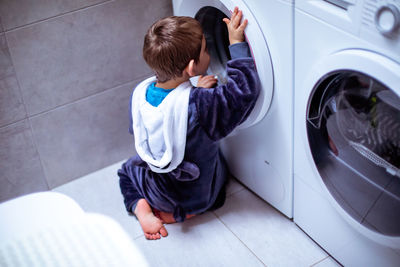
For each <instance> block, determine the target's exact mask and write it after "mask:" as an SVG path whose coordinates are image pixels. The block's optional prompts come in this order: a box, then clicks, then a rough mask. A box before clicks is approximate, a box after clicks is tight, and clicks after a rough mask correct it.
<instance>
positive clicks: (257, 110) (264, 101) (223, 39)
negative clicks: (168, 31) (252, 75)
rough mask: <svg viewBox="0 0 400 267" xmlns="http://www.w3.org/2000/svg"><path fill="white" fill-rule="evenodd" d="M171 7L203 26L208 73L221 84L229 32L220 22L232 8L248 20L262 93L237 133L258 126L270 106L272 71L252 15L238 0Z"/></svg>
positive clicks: (179, 0) (182, 0)
mask: <svg viewBox="0 0 400 267" xmlns="http://www.w3.org/2000/svg"><path fill="white" fill-rule="evenodd" d="M173 4H174V14H177V15H179V16H190V17H195V18H196V19H197V20H199V21H200V23H201V24H202V27H203V31H204V35H205V37H206V40H207V47H208V50H209V53H210V56H211V61H210V67H209V70H208V72H209V74H212V75H217V76H218V80H219V82H220V83H224V82H225V78H226V63H227V61H228V60H229V59H230V55H229V49H228V46H229V40H228V32H227V29H226V25H225V23H224V22H223V21H222V19H223V18H224V17H230V14H231V12H232V11H233V9H234V8H235V6H237V7H239V9H240V10H242V11H243V15H244V17H245V18H246V19H248V25H247V27H246V30H245V36H246V41H247V43H248V44H249V47H250V50H251V53H252V56H253V58H254V61H255V64H256V67H257V72H258V74H259V77H260V81H261V86H262V90H261V93H260V96H259V97H258V100H257V102H256V105H255V107H254V109H253V111H252V113H251V114H250V115H249V117H248V118H247V120H246V121H245V122H243V123H242V124H241V125H240V126H239V127H237V129H239V130H240V129H244V128H248V127H250V126H252V125H254V124H256V123H257V122H259V121H260V120H261V119H262V118H263V117H264V116H265V114H266V113H267V111H268V109H269V107H270V104H271V99H272V93H273V70H272V63H271V57H270V53H269V50H268V45H267V41H266V39H265V37H264V34H263V32H262V31H261V29H260V27H259V25H258V23H257V20H256V18H255V17H254V16H253V14H252V13H251V11H250V10H249V9H248V7H247V6H246V5H245V3H243V1H240V0H236V1H232V0H174V2H173Z"/></svg>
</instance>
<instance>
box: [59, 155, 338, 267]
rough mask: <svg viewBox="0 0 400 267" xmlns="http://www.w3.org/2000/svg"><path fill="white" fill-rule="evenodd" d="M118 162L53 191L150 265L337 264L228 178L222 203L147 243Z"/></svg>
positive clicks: (290, 225)
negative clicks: (112, 230) (121, 235)
mask: <svg viewBox="0 0 400 267" xmlns="http://www.w3.org/2000/svg"><path fill="white" fill-rule="evenodd" d="M121 164H122V162H119V163H116V164H114V165H112V166H109V167H107V168H104V169H102V170H99V171H97V172H94V173H92V174H89V175H87V176H84V177H82V178H80V179H78V180H75V181H73V182H70V183H68V184H65V185H63V186H60V187H57V188H55V189H54V190H53V191H57V192H60V193H64V194H66V195H68V196H70V197H72V198H73V199H75V200H76V201H77V202H78V203H79V204H80V205H81V207H82V208H83V209H84V210H85V211H87V212H96V213H102V214H106V215H108V216H110V217H112V218H114V219H115V220H116V221H118V222H119V223H120V224H121V225H122V227H123V228H124V229H125V230H126V232H127V233H128V234H129V235H130V236H131V237H132V239H133V240H134V242H135V243H136V244H137V245H138V247H139V248H140V250H141V252H142V253H143V254H144V256H145V257H146V259H147V260H148V261H149V263H150V265H151V266H157V267H158V266H166V267H169V266H207V267H209V266H230V267H231V266H296V267H299V266H316V267H331V266H332V267H333V266H340V265H339V264H338V263H336V262H335V261H334V260H333V259H332V258H330V257H329V255H327V254H326V252H324V251H323V250H322V249H321V248H320V247H319V246H318V245H316V244H315V243H314V242H313V241H312V240H311V239H310V238H308V237H307V235H306V234H305V233H303V232H302V231H301V230H300V229H299V228H298V227H297V226H296V225H295V224H294V223H293V222H292V221H291V220H289V219H287V218H286V217H285V216H283V215H282V214H280V213H279V212H277V211H276V210H275V209H274V208H272V207H271V206H270V205H268V204H267V203H266V202H265V201H263V200H261V199H260V198H258V197H257V196H255V195H254V194H253V193H251V192H250V191H248V190H247V189H246V188H245V187H243V186H242V185H241V184H239V183H238V182H236V181H234V180H232V181H231V182H230V183H229V186H228V193H227V200H226V203H225V205H224V206H223V207H222V208H220V209H218V210H216V211H215V212H207V213H205V214H202V215H200V216H196V217H194V218H193V219H190V220H188V221H185V222H183V223H177V224H170V225H167V226H166V228H167V230H168V233H169V235H168V237H166V238H162V239H161V240H157V241H149V240H146V239H145V237H144V235H143V233H142V230H141V228H140V225H139V223H138V221H137V220H136V218H135V217H133V216H129V215H128V214H127V212H126V211H125V209H124V205H123V202H122V196H121V193H120V191H119V185H118V176H117V174H116V173H117V170H118V168H119V167H120V166H121Z"/></svg>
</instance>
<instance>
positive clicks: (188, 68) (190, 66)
mask: <svg viewBox="0 0 400 267" xmlns="http://www.w3.org/2000/svg"><path fill="white" fill-rule="evenodd" d="M185 71H186V73H187V74H189V76H190V77H193V76H196V71H195V63H194V59H192V60H190V61H189V64H187V66H186V68H185Z"/></svg>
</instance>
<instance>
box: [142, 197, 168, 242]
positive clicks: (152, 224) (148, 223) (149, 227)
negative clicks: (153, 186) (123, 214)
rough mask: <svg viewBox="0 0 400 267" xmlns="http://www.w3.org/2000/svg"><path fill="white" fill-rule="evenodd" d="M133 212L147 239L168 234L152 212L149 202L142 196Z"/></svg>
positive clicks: (158, 237)
mask: <svg viewBox="0 0 400 267" xmlns="http://www.w3.org/2000/svg"><path fill="white" fill-rule="evenodd" d="M134 213H135V215H136V217H137V218H138V220H139V223H140V226H141V227H142V230H143V232H144V235H145V237H146V238H147V239H152V240H155V239H160V238H161V236H163V237H166V236H167V235H168V232H167V230H166V229H165V227H164V225H163V224H162V222H161V220H160V219H159V218H157V217H156V216H155V215H154V214H153V211H152V210H151V207H150V205H149V203H148V202H147V200H145V199H144V198H142V199H139V201H138V202H137V205H136V208H135V211H134ZM160 235H161V236H160Z"/></svg>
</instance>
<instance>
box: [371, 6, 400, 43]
mask: <svg viewBox="0 0 400 267" xmlns="http://www.w3.org/2000/svg"><path fill="white" fill-rule="evenodd" d="M375 26H376V28H377V29H378V31H379V32H380V33H382V34H383V35H385V36H386V37H390V38H393V37H394V35H395V33H396V31H397V29H398V28H399V26H400V12H399V10H398V8H397V7H396V6H394V5H392V4H388V5H385V6H381V7H380V8H379V9H378V11H377V12H376V13H375Z"/></svg>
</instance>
